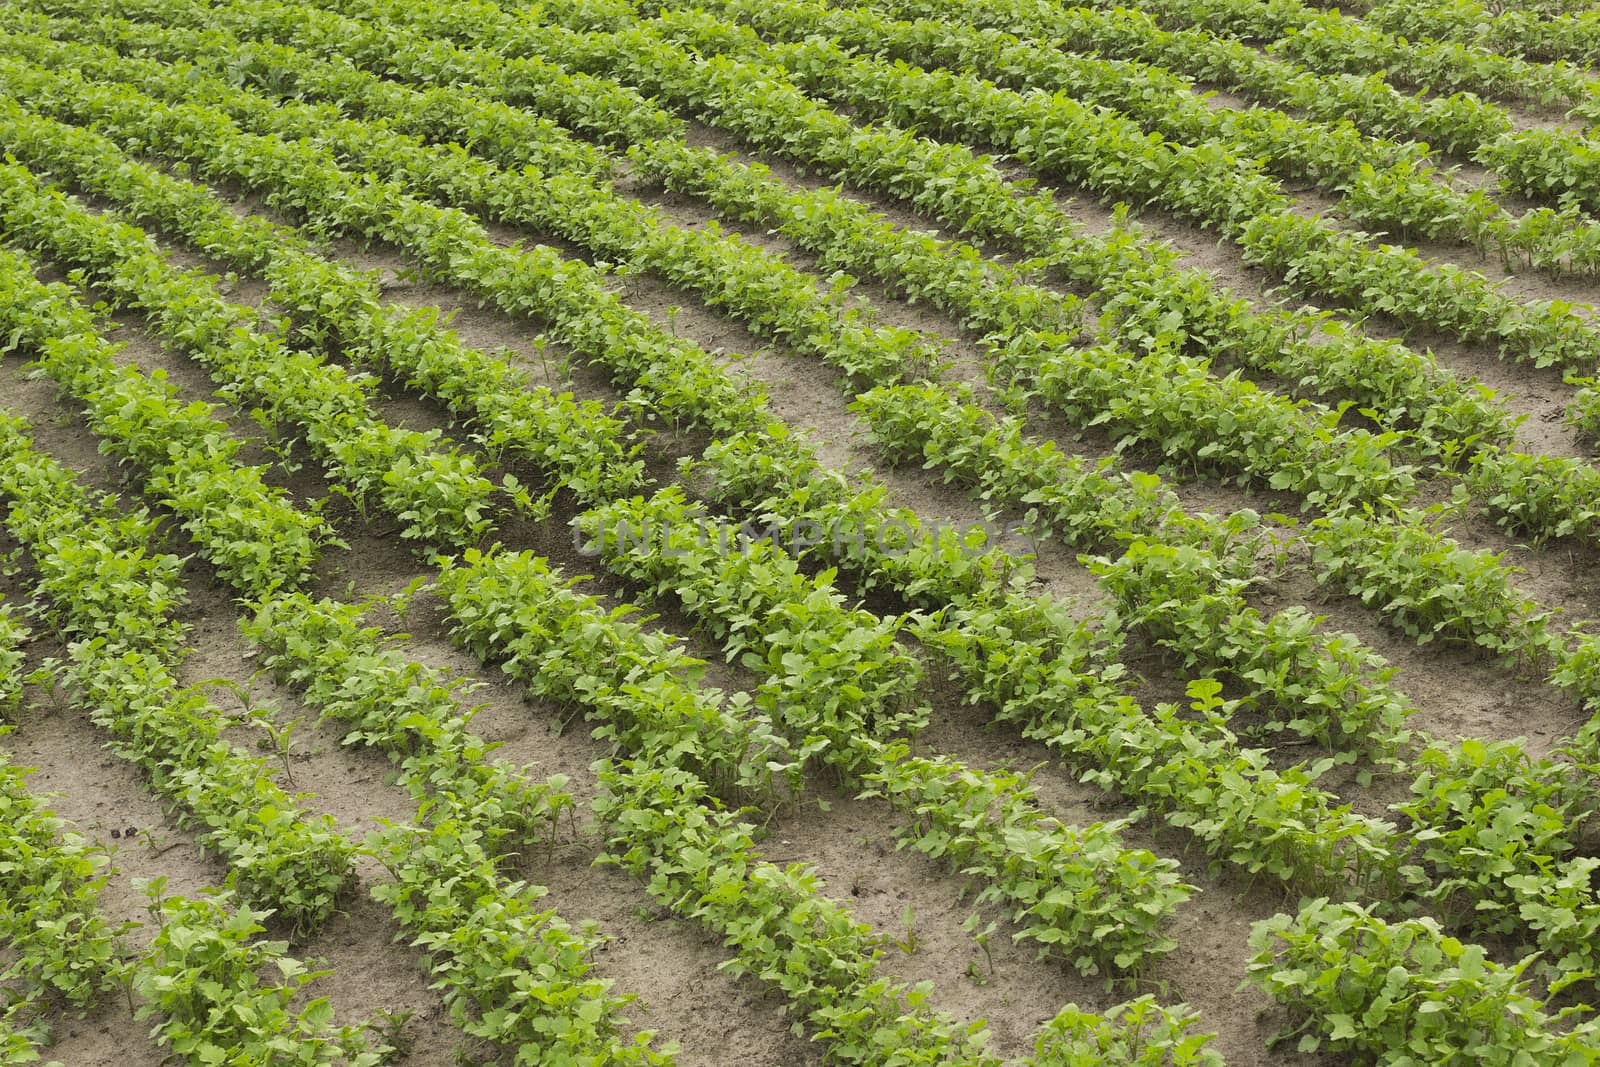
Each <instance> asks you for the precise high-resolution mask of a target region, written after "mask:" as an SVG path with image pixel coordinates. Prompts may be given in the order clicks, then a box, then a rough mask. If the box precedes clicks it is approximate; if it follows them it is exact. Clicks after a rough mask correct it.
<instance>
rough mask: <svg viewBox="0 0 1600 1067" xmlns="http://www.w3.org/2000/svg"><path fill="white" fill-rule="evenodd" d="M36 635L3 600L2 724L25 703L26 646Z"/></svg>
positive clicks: (0, 624) (0, 603)
mask: <svg viewBox="0 0 1600 1067" xmlns="http://www.w3.org/2000/svg"><path fill="white" fill-rule="evenodd" d="M31 637H32V633H31V632H30V631H29V630H28V628H27V626H25V625H23V624H22V623H21V622H19V621H18V620H17V617H16V613H15V612H13V611H12V609H11V605H9V604H6V603H5V602H4V600H3V598H0V721H9V720H10V719H11V718H12V717H13V716H15V715H16V713H17V708H18V707H20V706H21V702H22V686H23V683H24V680H25V676H26V674H27V671H26V670H25V669H24V668H25V667H26V666H27V661H28V654H27V652H26V646H27V644H28V641H29V639H30V638H31Z"/></svg>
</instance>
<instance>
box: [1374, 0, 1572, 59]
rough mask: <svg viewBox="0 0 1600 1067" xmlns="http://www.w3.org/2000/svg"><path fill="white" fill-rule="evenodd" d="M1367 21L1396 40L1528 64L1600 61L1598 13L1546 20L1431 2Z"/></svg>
mask: <svg viewBox="0 0 1600 1067" xmlns="http://www.w3.org/2000/svg"><path fill="white" fill-rule="evenodd" d="M1366 21H1367V22H1368V23H1370V24H1371V25H1373V26H1376V27H1378V28H1379V29H1381V30H1385V31H1387V32H1389V33H1393V34H1398V35H1403V36H1406V37H1411V38H1421V37H1426V38H1428V39H1430V40H1435V41H1455V42H1459V43H1462V44H1475V45H1478V46H1479V47H1481V48H1489V49H1492V50H1494V51H1497V52H1502V53H1506V54H1510V55H1514V56H1520V57H1521V58H1523V59H1532V60H1535V61H1548V60H1565V61H1567V62H1569V63H1575V64H1578V65H1579V66H1586V67H1588V66H1593V65H1594V63H1595V61H1596V60H1600V17H1597V16H1596V14H1595V12H1593V11H1577V12H1571V13H1566V12H1563V13H1562V14H1559V15H1554V16H1544V15H1541V14H1540V13H1539V12H1535V11H1524V10H1522V9H1519V8H1512V9H1509V10H1506V9H1494V10H1491V9H1490V8H1489V7H1487V6H1485V5H1484V4H1481V3H1479V2H1478V0H1431V2H1429V3H1425V4H1397V3H1379V4H1376V5H1374V6H1373V8H1372V10H1371V11H1369V12H1368V13H1367V16H1366Z"/></svg>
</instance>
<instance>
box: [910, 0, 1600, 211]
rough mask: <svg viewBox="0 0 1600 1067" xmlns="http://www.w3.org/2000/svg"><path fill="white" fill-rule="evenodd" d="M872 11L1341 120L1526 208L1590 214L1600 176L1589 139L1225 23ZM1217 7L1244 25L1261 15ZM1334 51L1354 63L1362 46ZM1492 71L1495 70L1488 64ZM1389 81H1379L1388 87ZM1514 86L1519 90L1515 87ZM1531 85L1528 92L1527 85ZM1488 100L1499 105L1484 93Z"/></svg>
mask: <svg viewBox="0 0 1600 1067" xmlns="http://www.w3.org/2000/svg"><path fill="white" fill-rule="evenodd" d="M879 6H881V7H883V8H885V9H886V10H888V11H890V12H893V13H894V14H896V15H898V16H899V17H902V18H911V17H917V18H940V17H949V16H950V15H951V14H955V15H956V16H957V17H959V18H960V19H961V20H963V21H968V22H971V23H973V24H974V25H977V26H982V27H987V28H992V29H1000V30H1004V31H1007V32H1010V33H1015V34H1018V35H1020V36H1023V37H1038V38H1045V39H1051V40H1059V41H1061V42H1062V43H1063V44H1064V45H1066V46H1068V47H1069V48H1071V49H1072V50H1074V51H1087V52H1096V53H1101V54H1107V55H1121V56H1132V57H1136V58H1138V59H1141V60H1143V61H1145V62H1147V63H1152V64H1155V65H1158V66H1161V67H1164V68H1167V69H1170V70H1172V71H1174V72H1181V73H1185V74H1187V75H1189V76H1190V77H1193V78H1194V79H1196V80H1197V81H1202V82H1208V83H1211V84H1215V85H1219V86H1221V87H1222V88H1224V89H1227V90H1229V91H1232V92H1238V93H1242V94H1244V95H1245V96H1247V97H1250V98H1253V99H1262V100H1267V101H1270V102H1273V103H1276V104H1279V105H1281V106H1284V107H1287V108H1291V109H1294V110H1296V111H1303V112H1305V113H1306V114H1308V115H1310V116H1314V117H1316V118H1319V119H1322V120H1324V121H1339V120H1342V119H1343V120H1348V121H1349V122H1351V123H1352V124H1353V125H1355V126H1357V127H1358V128H1360V129H1363V130H1365V131H1367V132H1368V133H1372V134H1374V135H1377V136H1393V137H1397V138H1400V139H1404V140H1421V141H1425V142H1427V143H1428V144H1430V145H1432V146H1434V147H1435V148H1437V149H1439V150H1440V151H1442V152H1445V153H1447V154H1451V155H1456V156H1461V157H1464V158H1469V159H1473V160H1475V161H1476V162H1478V163H1481V164H1483V165H1484V166H1487V167H1489V168H1491V169H1493V170H1498V171H1499V172H1500V177H1501V178H1502V179H1503V180H1504V181H1505V182H1506V183H1507V184H1508V185H1509V186H1510V187H1511V188H1512V189H1514V190H1516V191H1517V192H1520V193H1522V194H1523V195H1526V196H1530V197H1533V198H1535V199H1550V200H1556V201H1558V202H1559V203H1560V205H1561V206H1562V208H1563V210H1565V209H1566V208H1568V207H1583V208H1585V209H1586V210H1587V211H1589V212H1591V213H1592V212H1593V211H1594V210H1595V209H1596V206H1597V205H1600V201H1597V200H1596V199H1595V198H1594V196H1593V194H1592V193H1590V192H1589V190H1590V189H1592V188H1593V185H1592V182H1591V179H1592V178H1593V177H1594V176H1595V174H1596V173H1597V168H1600V152H1597V150H1596V145H1595V144H1594V141H1593V139H1592V138H1591V137H1589V136H1587V135H1584V134H1575V133H1571V132H1568V131H1563V130H1550V129H1545V128H1543V127H1538V126H1534V127H1529V128H1524V129H1518V128H1516V126H1515V124H1514V122H1513V120H1512V118H1511V116H1510V115H1509V114H1508V113H1507V112H1506V111H1505V110H1504V109H1503V108H1499V107H1496V106H1494V105H1492V104H1488V103H1485V102H1484V101H1482V100H1479V99H1478V98H1477V97H1476V96H1473V95H1471V94H1470V93H1459V92H1457V93H1456V94H1455V95H1451V96H1448V97H1434V96H1430V95H1428V93H1427V92H1424V93H1422V94H1419V95H1418V96H1416V97H1411V96H1404V95H1402V94H1400V93H1398V92H1396V91H1395V90H1394V89H1393V88H1392V87H1391V85H1390V84H1389V82H1390V81H1394V82H1396V83H1403V84H1421V85H1423V86H1425V87H1430V86H1431V87H1432V88H1435V89H1437V88H1441V87H1443V88H1446V89H1448V88H1449V83H1448V82H1444V83H1440V82H1434V81H1432V80H1431V79H1427V78H1424V79H1422V80H1421V81H1418V80H1416V79H1414V78H1412V77H1410V75H1411V74H1412V71H1411V70H1409V69H1401V70H1396V69H1394V68H1392V67H1391V68H1388V69H1386V70H1383V68H1381V67H1373V66H1362V65H1361V64H1359V63H1355V64H1353V65H1346V64H1340V63H1338V62H1333V63H1318V64H1316V65H1317V66H1320V67H1321V68H1323V69H1324V70H1332V71H1335V72H1337V71H1341V70H1360V71H1374V70H1383V72H1382V73H1367V74H1365V75H1364V76H1363V75H1361V74H1357V73H1344V74H1340V73H1328V74H1321V75H1319V74H1314V73H1312V72H1310V71H1308V70H1306V69H1305V67H1303V66H1301V65H1299V64H1297V63H1295V62H1293V60H1294V59H1296V58H1301V57H1299V56H1297V55H1288V56H1287V58H1285V55H1286V53H1280V50H1276V49H1271V50H1267V51H1263V50H1261V49H1259V48H1256V47H1252V46H1251V45H1250V44H1249V43H1247V42H1245V41H1241V40H1237V39H1235V38H1233V37H1230V36H1228V35H1227V33H1228V31H1227V30H1226V29H1219V28H1218V27H1224V26H1226V25H1227V23H1226V21H1225V17H1224V19H1219V18H1217V16H1218V15H1219V14H1222V12H1221V11H1212V12H1210V13H1208V14H1207V15H1204V16H1198V15H1197V13H1190V14H1188V15H1185V14H1178V13H1175V10H1174V8H1173V7H1172V6H1171V5H1163V7H1162V8H1160V9H1156V8H1152V7H1150V5H1143V6H1142V7H1141V10H1138V11H1131V10H1126V9H1120V8H1116V7H1106V8H1103V9H1101V10H1091V9H1090V8H1088V7H1067V6H1063V5H1060V4H1054V3H1048V2H1037V0H963V2H962V4H961V5H959V7H957V8H955V9H953V10H952V9H950V8H948V7H945V6H941V5H938V4H937V3H934V2H930V0H882V2H881V3H880V5H879ZM1222 6H1223V7H1226V8H1228V9H1229V10H1230V11H1236V12H1238V13H1240V14H1242V15H1243V16H1245V17H1250V16H1252V15H1254V14H1258V13H1259V11H1257V12H1252V11H1249V10H1248V9H1249V8H1257V9H1260V8H1262V7H1263V5H1256V4H1236V3H1233V2H1232V0H1222ZM1345 34H1346V31H1345V30H1344V29H1343V28H1335V29H1333V30H1326V29H1324V28H1321V27H1319V28H1318V29H1317V30H1315V31H1313V32H1312V33H1310V34H1308V35H1306V36H1305V37H1303V38H1300V39H1298V40H1297V41H1296V47H1305V48H1308V49H1328V50H1330V51H1337V50H1338V49H1339V48H1340V44H1341V39H1342V38H1345ZM1342 43H1343V45H1344V47H1345V48H1346V50H1347V51H1348V52H1349V54H1350V56H1351V57H1354V56H1356V55H1359V54H1360V52H1361V48H1360V45H1359V44H1356V43H1355V42H1353V41H1350V40H1348V39H1344V40H1343V42H1342ZM1490 62H1491V65H1493V63H1494V62H1495V61H1494V60H1491V61H1490ZM1385 75H1387V77H1386V76H1385ZM1511 84H1516V85H1518V86H1521V85H1524V84H1527V83H1525V82H1524V81H1523V80H1521V79H1518V80H1516V81H1515V82H1513V83H1511ZM1534 84H1537V83H1534ZM1486 95H1491V96H1492V95H1496V94H1493V93H1490V94H1486Z"/></svg>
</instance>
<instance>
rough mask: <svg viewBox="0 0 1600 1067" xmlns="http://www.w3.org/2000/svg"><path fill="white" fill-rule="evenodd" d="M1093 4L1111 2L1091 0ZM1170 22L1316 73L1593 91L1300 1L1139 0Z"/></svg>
mask: <svg viewBox="0 0 1600 1067" xmlns="http://www.w3.org/2000/svg"><path fill="white" fill-rule="evenodd" d="M1086 6H1089V7H1098V8H1104V7H1114V6H1116V5H1115V4H1112V3H1109V2H1107V0H1094V2H1091V3H1089V4H1087V5H1086ZM1140 7H1141V10H1143V11H1145V12H1147V13H1148V14H1150V15H1151V16H1152V17H1153V18H1154V19H1155V20H1156V21H1157V22H1159V23H1160V24H1162V25H1163V26H1167V27H1191V26H1207V27H1210V28H1212V29H1213V30H1215V31H1216V32H1219V33H1224V34H1227V35H1229V36H1231V37H1237V38H1239V39H1241V40H1244V41H1248V42H1251V43H1254V44H1256V45H1258V46H1259V47H1261V48H1264V49H1265V50H1266V51H1267V52H1269V53H1272V54H1277V55H1282V56H1287V57H1289V58H1290V59H1293V60H1295V61H1297V62H1299V63H1302V64H1304V65H1305V66H1307V67H1310V68H1312V69H1314V70H1339V71H1346V72H1360V73H1382V74H1384V75H1386V76H1387V77H1388V78H1389V79H1390V80H1391V81H1393V82H1395V83H1397V84H1402V85H1414V86H1418V87H1421V88H1426V89H1430V90H1432V91H1434V92H1439V91H1444V92H1461V91H1467V92H1474V93H1478V94H1479V95H1481V96H1486V97H1489V98H1491V99H1497V98H1498V99H1510V100H1525V101H1529V102H1534V103H1541V104H1555V103H1568V104H1582V103H1585V102H1586V101H1589V100H1592V99H1593V98H1594V95H1595V91H1594V89H1593V87H1592V85H1591V84H1590V83H1589V81H1588V80H1587V79H1586V77H1585V75H1584V73H1583V71H1582V70H1580V69H1579V68H1577V67H1575V66H1573V65H1571V64H1567V63H1529V62H1525V61H1522V60H1517V59H1511V58H1508V57H1505V56H1498V55H1495V54H1494V53H1493V52H1490V51H1488V50H1487V49H1484V48H1481V47H1476V46H1472V45H1463V44H1457V43H1454V42H1450V41H1408V40H1406V39H1405V38H1403V37H1400V36H1398V35H1396V34H1392V33H1388V32H1386V31H1384V30H1383V29H1381V28H1379V27H1378V26H1376V25H1373V24H1371V23H1368V22H1366V21H1364V20H1362V19H1358V18H1354V17H1351V16H1349V15H1345V14H1342V13H1341V12H1339V11H1329V10H1326V9H1324V8H1321V7H1318V6H1316V5H1313V4H1308V3H1303V2H1297V0H1275V2H1274V3H1271V4H1262V3H1257V2H1254V0H1153V2H1151V3H1146V4H1142V5H1140Z"/></svg>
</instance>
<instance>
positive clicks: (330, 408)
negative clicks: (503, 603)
mask: <svg viewBox="0 0 1600 1067" xmlns="http://www.w3.org/2000/svg"><path fill="white" fill-rule="evenodd" d="M10 106H11V108H13V109H15V108H16V105H15V104H14V103H13V104H11V105H10ZM0 121H4V120H3V119H0ZM7 184H8V188H7V189H6V194H7V195H6V200H5V209H6V214H5V221H6V231H7V235H8V236H9V237H10V239H11V240H12V241H14V242H18V243H27V244H29V245H30V246H32V247H34V248H35V249H37V250H39V251H41V252H43V253H44V254H47V255H49V256H50V257H51V258H52V259H53V260H54V261H55V262H57V263H60V264H63V265H65V266H67V267H68V268H69V269H73V270H77V271H80V272H82V274H83V276H84V278H85V279H86V280H87V282H88V283H89V284H92V285H93V286H95V288H96V289H97V291H99V292H102V293H105V294H106V295H108V296H109V297H110V298H111V299H112V300H113V301H114V304H115V306H118V307H130V308H136V309H138V310H139V311H141V312H142V313H143V314H144V316H145V319H146V321H147V322H148V323H149V326H150V328H151V331H152V332H153V333H154V335H155V336H157V337H159V338H161V339H162V340H163V341H165V342H166V343H168V344H170V345H172V346H173V347H175V348H177V349H179V350H181V351H184V352H187V353H188V354H189V355H191V356H192V357H193V358H194V359H196V360H197V361H198V362H200V363H201V364H202V365H204V366H205V368H206V369H207V371H208V372H209V373H210V374H211V375H212V376H213V379H214V380H216V381H217V382H218V383H219V384H220V385H222V386H223V389H224V395H225V396H226V397H227V398H228V400H229V401H230V402H232V403H233V404H235V405H238V406H239V407H241V408H243V409H245V410H247V411H248V412H249V414H250V415H251V416H252V417H253V418H254V419H255V420H256V421H257V422H258V423H259V424H260V425H261V426H262V427H263V429H265V430H266V431H267V433H268V434H269V435H270V436H271V438H272V439H273V441H274V443H275V445H276V446H277V447H278V448H281V449H284V450H288V449H291V448H293V447H294V446H295V445H296V444H299V443H300V442H301V440H303V442H304V444H305V445H307V446H308V447H309V448H310V449H311V451H312V452H313V454H315V455H317V456H318V457H319V458H321V459H322V460H323V462H324V465H325V467H326V468H327V469H328V470H329V473H330V474H334V473H336V476H337V480H338V481H339V483H340V485H341V487H342V488H343V489H344V491H345V492H346V493H347V494H348V495H349V496H350V497H351V498H352V499H353V500H354V501H356V502H357V503H358V504H359V505H361V506H362V507H363V508H364V507H366V506H367V505H368V504H369V503H370V502H377V501H381V502H382V504H383V506H384V507H385V508H387V509H388V510H389V511H391V512H393V513H394V514H395V515H396V516H397V517H398V518H399V519H400V521H401V523H402V528H401V531H400V533H401V536H402V537H404V538H407V539H411V540H417V541H419V542H420V543H422V544H424V545H440V546H444V545H460V544H465V543H472V542H474V541H476V540H477V538H479V537H480V536H482V534H483V532H484V531H485V530H486V529H487V528H488V526H489V514H488V513H489V511H490V509H491V507H492V506H493V505H492V502H491V496H492V494H493V493H494V492H495V486H494V485H493V484H492V483H491V482H489V480H488V479H487V478H485V477H484V476H483V474H482V473H481V472H480V471H479V470H478V464H477V461H476V460H474V459H473V458H472V457H471V456H470V455H467V454H465V453H463V452H461V451H460V450H459V449H458V448H457V447H456V446H455V445H454V444H453V443H451V442H449V441H447V440H445V439H444V438H443V435H442V434H441V433H440V431H438V430H427V431H419V430H402V429H396V428H392V427H388V426H384V425H382V424H381V423H380V422H379V420H378V419H377V417H376V415H374V413H373V410H372V400H373V393H374V391H375V388H376V382H375V380H374V379H372V378H370V377H358V376H352V375H350V374H349V373H347V372H346V371H345V370H344V368H342V367H340V366H337V365H335V364H331V363H328V362H327V361H325V360H324V359H323V358H322V357H321V356H320V355H318V354H316V353H314V352H308V351H305V350H303V349H297V348H295V347H293V346H292V345H291V344H290V343H289V342H288V340H287V339H286V338H285V337H284V336H283V335H282V333H281V331H279V330H278V329H276V325H275V324H274V323H272V322H270V321H263V319H262V317H261V316H259V315H258V314H257V313H256V312H255V310H254V309H252V308H250V307H247V306H244V305H239V304H231V303H229V302H228V301H227V300H226V299H225V298H224V297H223V295H222V293H221V291H220V289H219V288H218V286H217V284H216V282H214V281H213V280H212V279H211V278H210V277H208V276H207V275H205V274H204V273H202V272H200V271H195V270H184V269H181V268H178V267H175V266H173V265H171V264H170V263H168V262H167V260H166V258H165V257H164V256H163V255H162V254H161V252H160V250H159V249H158V248H156V247H155V246H154V245H153V243H152V242H151V241H150V239H149V238H148V237H147V236H146V235H145V234H144V232H143V231H141V230H139V229H137V228H135V227H133V226H130V225H128V224H126V223H124V222H122V221H121V218H120V216H118V215H117V213H115V212H106V213H103V214H99V215H95V214H91V213H89V212H87V211H85V210H83V209H82V208H80V207H77V206H75V205H74V204H72V203H71V202H70V201H68V200H66V199H63V198H59V197H51V196H48V195H47V194H46V192H45V189H44V187H43V185H42V184H39V183H37V182H34V183H32V184H31V187H30V186H29V184H28V182H27V181H26V180H25V179H23V178H21V177H20V176H19V172H16V171H15V170H13V172H11V173H10V174H8V180H7ZM250 229H251V227H250V225H249V224H248V223H246V222H239V223H237V224H236V225H232V226H227V227H225V228H224V229H222V230H221V232H218V233H207V234H205V235H203V237H202V244H203V245H208V244H210V243H211V242H212V241H230V242H237V241H238V240H240V239H241V238H243V239H245V240H252V239H253V241H255V242H259V241H260V240H262V239H268V240H270V236H269V235H266V234H262V233H259V232H257V233H254V234H249V233H248V231H249V230H250ZM240 231H246V232H245V233H241V232H240ZM296 432H298V433H299V434H303V435H304V436H303V439H302V438H298V437H297V436H296ZM256 591H258V592H261V591H266V590H264V589H261V588H259V587H256Z"/></svg>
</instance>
